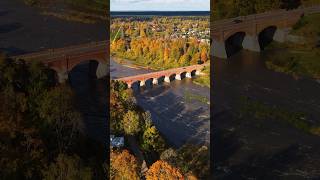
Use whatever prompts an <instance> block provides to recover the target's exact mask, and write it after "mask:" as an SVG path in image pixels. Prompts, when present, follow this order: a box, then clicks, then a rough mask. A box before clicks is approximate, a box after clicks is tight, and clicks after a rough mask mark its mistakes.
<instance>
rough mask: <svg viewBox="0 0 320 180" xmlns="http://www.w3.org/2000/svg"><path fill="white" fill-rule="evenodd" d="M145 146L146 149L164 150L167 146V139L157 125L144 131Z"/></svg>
mask: <svg viewBox="0 0 320 180" xmlns="http://www.w3.org/2000/svg"><path fill="white" fill-rule="evenodd" d="M143 147H144V149H146V150H154V151H156V152H162V151H163V150H164V148H165V141H164V140H163V138H162V137H161V135H160V133H159V131H158V130H157V128H156V127H155V126H151V127H149V128H147V129H146V130H145V131H144V133H143Z"/></svg>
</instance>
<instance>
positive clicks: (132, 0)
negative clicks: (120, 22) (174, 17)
mask: <svg viewBox="0 0 320 180" xmlns="http://www.w3.org/2000/svg"><path fill="white" fill-rule="evenodd" d="M110 10H111V11H210V0H111V3H110Z"/></svg>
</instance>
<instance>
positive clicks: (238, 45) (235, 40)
mask: <svg viewBox="0 0 320 180" xmlns="http://www.w3.org/2000/svg"><path fill="white" fill-rule="evenodd" d="M245 36H246V33H245V32H242V31H241V32H236V33H234V34H232V35H231V36H229V37H228V38H227V39H226V40H225V48H226V53H227V56H228V57H230V56H232V55H234V54H236V53H237V52H239V51H240V50H242V48H243V47H242V43H243V40H244V38H245Z"/></svg>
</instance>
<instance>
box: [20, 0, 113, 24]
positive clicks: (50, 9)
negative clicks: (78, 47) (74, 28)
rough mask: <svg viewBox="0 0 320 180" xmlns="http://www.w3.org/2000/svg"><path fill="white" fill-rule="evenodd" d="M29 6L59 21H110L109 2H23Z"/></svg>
mask: <svg viewBox="0 0 320 180" xmlns="http://www.w3.org/2000/svg"><path fill="white" fill-rule="evenodd" d="M23 1H24V2H25V4H27V5H28V6H32V7H36V8H38V9H39V10H40V11H41V14H42V15H46V16H52V17H56V18H59V19H63V20H67V21H74V22H81V23H86V24H96V23H98V22H101V21H107V20H109V17H108V16H107V14H108V9H109V3H108V2H107V1H101V0H94V1H75V0H67V1H63V0H54V1H45V0H23Z"/></svg>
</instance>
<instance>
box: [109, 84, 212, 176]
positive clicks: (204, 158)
mask: <svg viewBox="0 0 320 180" xmlns="http://www.w3.org/2000/svg"><path fill="white" fill-rule="evenodd" d="M110 95H111V96H110V118H111V119H110V126H111V134H115V135H117V136H124V137H125V139H126V140H125V142H126V143H125V147H124V148H123V149H116V150H111V154H110V161H111V164H110V179H118V178H124V179H140V178H143V177H145V178H146V179H147V180H151V179H154V178H156V177H158V178H161V177H170V178H171V179H183V178H187V177H188V178H192V179H197V178H200V179H201V178H205V177H208V174H209V157H208V156H209V150H208V148H207V147H205V146H197V145H184V146H183V147H181V148H179V149H174V148H172V147H170V146H169V145H168V144H167V143H166V140H165V138H163V137H162V135H161V133H160V132H159V131H158V130H157V128H156V127H155V126H154V125H153V123H152V118H151V114H150V113H149V112H146V111H144V110H143V109H142V108H140V107H139V106H138V105H136V103H135V99H134V97H133V95H132V90H131V89H128V88H127V86H126V84H124V83H122V82H119V81H111V94H110ZM128 137H134V138H135V139H136V140H137V142H138V145H139V149H140V150H141V151H142V153H143V156H144V157H145V160H146V162H147V164H149V165H151V166H150V167H149V170H148V171H147V172H146V174H145V175H144V174H141V173H140V169H141V164H139V163H138V162H139V157H136V155H133V153H132V152H133V150H132V149H131V150H130V146H129V145H128V144H127V138H128Z"/></svg>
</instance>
